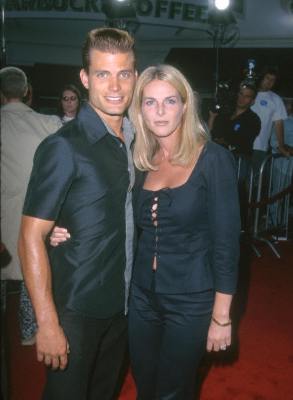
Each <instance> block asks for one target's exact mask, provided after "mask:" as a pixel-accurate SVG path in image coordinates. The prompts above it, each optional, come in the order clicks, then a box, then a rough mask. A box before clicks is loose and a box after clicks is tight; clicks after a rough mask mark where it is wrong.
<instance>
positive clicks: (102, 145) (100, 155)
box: [19, 28, 136, 400]
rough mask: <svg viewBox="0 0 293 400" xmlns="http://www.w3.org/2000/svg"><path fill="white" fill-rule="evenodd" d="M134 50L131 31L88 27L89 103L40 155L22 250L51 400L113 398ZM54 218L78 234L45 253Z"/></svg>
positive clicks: (126, 265)
mask: <svg viewBox="0 0 293 400" xmlns="http://www.w3.org/2000/svg"><path fill="white" fill-rule="evenodd" d="M133 47H134V41H133V39H132V38H131V36H130V35H129V34H128V33H127V32H124V31H120V30H117V29H112V28H102V29H95V30H93V31H90V32H89V33H88V35H87V39H86V42H85V45H84V47H83V69H82V70H81V72H80V78H81V81H82V84H83V85H84V87H85V88H86V89H88V102H87V104H85V105H84V106H83V107H82V109H81V110H80V113H79V114H78V116H77V118H76V119H75V120H73V121H72V122H70V123H68V124H66V125H65V126H64V127H63V128H61V129H60V130H59V131H58V132H57V133H56V134H55V135H52V136H50V137H49V138H47V139H46V140H44V141H43V142H42V143H41V145H40V146H39V148H38V150H37V152H36V154H35V159H34V167H33V171H32V175H31V179H30V183H29V186H28V191H27V196H26V200H25V204H24V210H23V218H22V226H21V231H20V239H19V254H20V258H21V262H22V269H23V274H24V278H25V281H26V285H27V288H28V290H29V293H30V297H31V299H32V303H33V306H34V310H35V313H36V318H37V324H38V331H37V335H36V345H37V357H38V360H39V361H41V362H44V363H45V364H46V365H47V366H48V367H51V370H50V369H48V374H47V384H46V387H45V391H44V396H43V399H46V400H49V399H50V400H66V399H68V400H69V399H70V400H74V399H76V400H82V399H87V400H93V399H102V400H108V399H109V400H110V399H113V398H115V389H116V385H117V380H118V377H119V374H120V369H121V365H122V362H123V358H124V355H125V348H126V342H127V336H126V319H125V316H124V302H125V294H126V293H127V291H128V287H129V279H130V269H131V265H132V256H133V255H132V239H133V222H132V206H131V188H132V186H133V183H134V171H133V165H132V161H131V154H130V145H131V142H132V139H133V135H132V130H131V127H130V124H129V122H128V120H127V119H125V118H124V113H125V110H126V109H127V107H128V105H129V103H130V101H131V98H132V94H133V89H134V85H135V80H136V70H135V56H134V50H133ZM55 223H58V224H59V225H60V226H64V227H66V228H67V229H68V230H69V231H70V233H71V238H70V240H68V241H67V242H66V243H63V244H62V245H60V246H59V247H58V248H57V247H56V248H54V247H52V248H51V249H50V250H48V251H47V249H46V246H45V240H46V237H47V235H48V234H49V232H50V231H51V229H52V228H53V226H54V225H55ZM52 370H57V371H52Z"/></svg>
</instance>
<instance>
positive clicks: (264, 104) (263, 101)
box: [260, 100, 268, 107]
mask: <svg viewBox="0 0 293 400" xmlns="http://www.w3.org/2000/svg"><path fill="white" fill-rule="evenodd" d="M260 105H261V106H263V107H266V106H267V105H268V102H267V101H266V100H261V101H260Z"/></svg>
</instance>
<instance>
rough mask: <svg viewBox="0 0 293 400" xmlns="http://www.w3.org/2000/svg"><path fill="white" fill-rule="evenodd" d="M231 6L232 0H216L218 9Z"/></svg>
mask: <svg viewBox="0 0 293 400" xmlns="http://www.w3.org/2000/svg"><path fill="white" fill-rule="evenodd" d="M229 6H230V0H215V7H216V9H217V10H221V11H222V10H226V9H227V8H228V7H229Z"/></svg>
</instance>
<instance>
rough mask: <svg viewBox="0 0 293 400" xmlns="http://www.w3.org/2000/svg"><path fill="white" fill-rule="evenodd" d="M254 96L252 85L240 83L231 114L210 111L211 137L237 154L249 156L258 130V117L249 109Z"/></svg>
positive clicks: (254, 91) (254, 90)
mask: <svg viewBox="0 0 293 400" xmlns="http://www.w3.org/2000/svg"><path fill="white" fill-rule="evenodd" d="M255 97H256V89H255V87H254V86H252V85H250V84H241V86H240V89H239V92H238V95H237V100H236V105H235V109H234V111H233V112H232V113H231V114H215V113H212V112H210V118H209V127H210V129H211V134H212V138H213V139H214V140H215V141H216V142H218V143H220V144H223V145H224V146H226V147H228V148H230V149H231V150H233V151H235V153H236V154H238V155H243V156H251V154H252V148H253V142H254V140H255V138H256V137H257V135H258V134H259V132H260V127H261V124H260V119H259V117H258V116H257V115H256V114H255V113H254V112H253V111H251V109H250V107H251V106H252V105H253V104H254V101H255Z"/></svg>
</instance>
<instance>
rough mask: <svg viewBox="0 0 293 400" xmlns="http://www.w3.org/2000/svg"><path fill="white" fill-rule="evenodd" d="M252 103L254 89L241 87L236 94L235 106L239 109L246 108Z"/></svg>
mask: <svg viewBox="0 0 293 400" xmlns="http://www.w3.org/2000/svg"><path fill="white" fill-rule="evenodd" d="M253 103H254V91H253V90H251V89H249V88H245V87H241V88H240V90H239V92H238V96H237V107H238V108H241V109H244V110H245V109H248V108H249V107H251V106H252V105H253Z"/></svg>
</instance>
